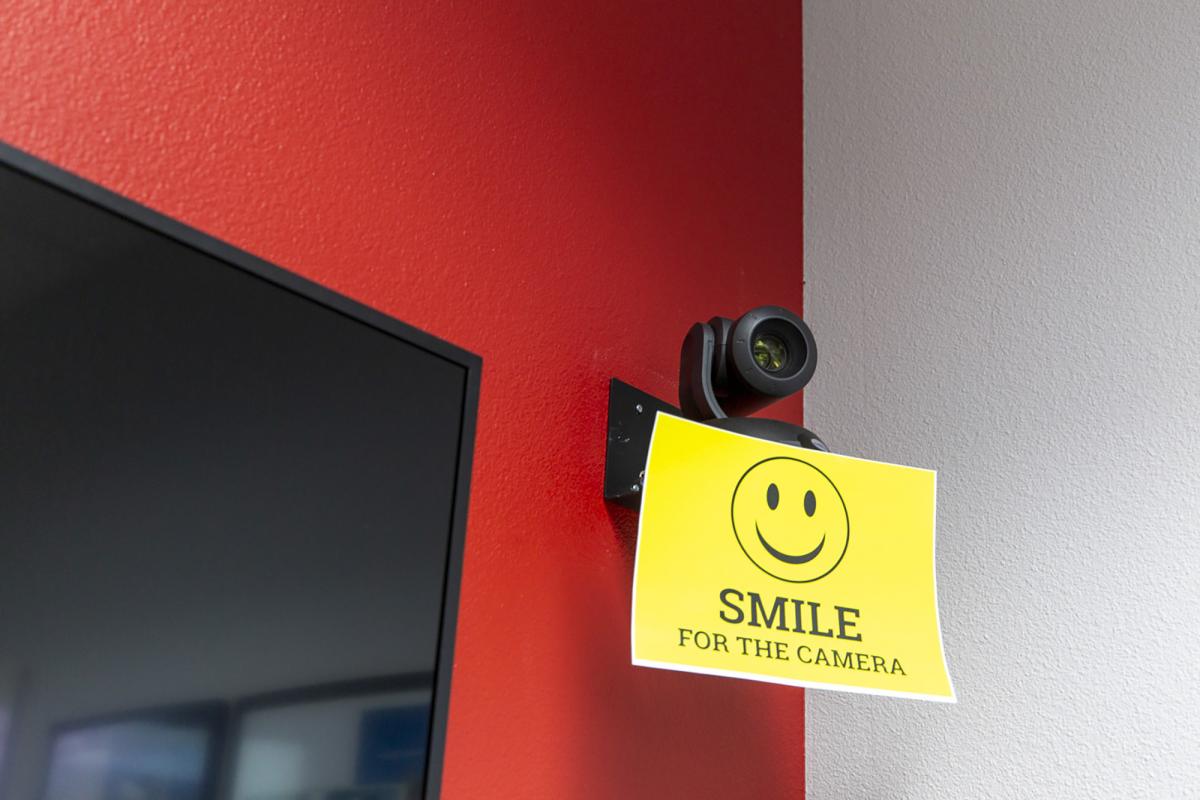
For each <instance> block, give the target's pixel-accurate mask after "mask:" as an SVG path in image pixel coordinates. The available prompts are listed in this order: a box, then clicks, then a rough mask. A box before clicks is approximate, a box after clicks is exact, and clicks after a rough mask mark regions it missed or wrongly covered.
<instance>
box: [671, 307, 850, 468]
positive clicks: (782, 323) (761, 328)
mask: <svg viewBox="0 0 1200 800" xmlns="http://www.w3.org/2000/svg"><path fill="white" fill-rule="evenodd" d="M816 368H817V343H816V341H814V340H813V335H812V331H811V330H809V328H808V325H806V324H805V323H804V320H802V319H800V317H798V316H796V315H795V314H794V313H792V312H791V311H788V310H787V309H786V308H781V307H779V306H759V307H758V308H755V309H751V310H750V311H747V312H746V313H745V314H743V315H742V316H741V317H739V318H738V319H737V320H736V321H735V320H731V319H728V318H726V317H713V318H712V319H710V320H709V321H708V322H697V323H696V324H695V325H693V326H692V327H691V329H690V330H689V331H688V333H687V336H686V337H684V340H683V349H682V351H681V353H680V359H679V406H680V408H681V409H682V411H683V414H684V416H686V417H688V418H689V419H694V420H697V421H700V422H706V423H708V424H709V425H713V426H714V427H718V428H724V429H726V430H730V431H734V432H737V433H743V434H746V435H748V436H756V437H758V438H762V439H770V440H772V441H778V442H786V443H788V444H794V445H799V446H801V447H807V448H810V449H814V450H828V449H829V448H828V447H826V446H825V443H824V442H822V441H821V440H820V438H818V437H817V435H816V434H814V433H813V432H812V431H810V430H808V429H806V428H801V427H800V426H798V425H793V424H791V423H788V422H782V421H780V420H771V419H760V418H757V417H755V418H751V417H748V416H746V415H748V414H752V413H754V412H755V411H759V410H760V409H762V408H765V407H766V406H768V405H770V404H771V403H774V402H775V401H776V400H778V399H780V398H781V397H787V396H789V395H792V394H795V393H796V392H798V391H800V390H801V389H803V388H804V386H805V384H807V383H808V382H809V380H810V379H811V378H812V376H813V372H814V371H815V370H816Z"/></svg>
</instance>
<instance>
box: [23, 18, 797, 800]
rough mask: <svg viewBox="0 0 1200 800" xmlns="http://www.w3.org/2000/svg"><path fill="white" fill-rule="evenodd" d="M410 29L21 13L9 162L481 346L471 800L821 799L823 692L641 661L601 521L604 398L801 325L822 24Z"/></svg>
mask: <svg viewBox="0 0 1200 800" xmlns="http://www.w3.org/2000/svg"><path fill="white" fill-rule="evenodd" d="M334 5H340V6H341V8H340V9H337V8H333V6H334ZM417 5H418V4H415V3H414V4H409V5H405V6H400V5H399V4H397V5H390V4H385V3H368V2H365V1H364V0H352V1H351V2H343V3H340V4H333V3H325V4H317V3H314V4H312V5H311V6H309V7H304V6H302V5H301V4H300V3H299V2H297V0H284V1H283V2H276V3H267V2H257V1H256V2H255V3H246V2H242V0H236V1H235V0H189V1H188V2H170V3H166V2H155V3H143V4H140V5H138V4H136V3H130V2H121V3H74V4H70V3H50V2H23V0H18V2H15V3H14V0H8V2H6V3H5V4H4V7H3V10H2V11H0V139H4V140H6V141H8V142H9V143H11V144H14V145H16V146H17V147H20V148H23V149H26V150H28V151H31V152H32V153H34V154H35V155H38V156H41V157H43V158H45V159H48V160H50V161H52V162H55V163H57V164H59V165H61V166H63V167H65V168H67V169H69V170H71V171H74V172H76V173H79V174H81V175H83V176H84V177H87V178H89V179H91V180H94V181H97V182H99V183H101V184H104V185H106V186H108V187H110V188H112V189H115V190H116V191H119V192H122V193H124V194H126V195H129V196H131V197H133V198H134V199H136V200H139V201H141V202H143V203H146V204H148V205H150V206H152V207H154V208H156V209H158V210H160V211H163V212H165V213H167V214H170V215H173V216H176V217H179V218H181V219H182V220H184V221H185V222H188V223H190V224H191V225H194V226H196V227H198V228H200V229H202V230H204V231H206V232H209V233H212V234H214V235H215V236H218V237H221V238H223V239H226V240H228V241H231V242H232V243H234V244H236V245H238V246H240V247H242V248H245V249H247V250H250V251H252V252H254V253H255V254H257V255H260V256H263V257H264V258H266V259H268V260H270V261H273V262H276V263H278V264H281V265H283V266H285V267H288V268H290V269H293V270H295V271H296V272H299V273H301V274H303V275H306V276H308V277H310V278H313V279H315V280H317V281H320V282H321V283H324V284H326V285H328V286H331V287H333V288H335V289H337V290H339V291H341V292H344V293H346V294H348V295H351V296H353V297H355V298H357V299H359V300H362V301H363V302H366V303H368V304H370V305H372V306H375V307H377V308H379V309H382V310H384V311H386V312H388V313H391V314H394V315H395V316H397V317H399V318H401V319H404V320H406V321H408V322H411V323H413V324H415V325H417V326H419V327H422V328H425V329H426V330H429V331H430V332H432V333H434V334H436V335H438V336H441V337H443V338H446V339H448V340H450V341H452V342H455V343H457V344H459V345H462V346H464V347H466V348H468V349H470V350H473V351H475V352H477V353H479V354H481V355H482V356H483V358H484V378H483V397H482V405H481V408H480V417H479V438H478V443H477V449H476V459H475V473H474V486H473V495H472V498H471V511H470V525H469V532H468V538H467V556H466V564H465V574H464V586H463V596H462V607H461V614H460V621H459V637H458V656H457V660H456V664H455V672H454V690H453V699H452V708H451V718H450V733H449V741H448V745H447V748H448V752H447V764H446V785H445V788H446V792H445V793H446V796H447V797H452V798H523V799H529V798H555V799H556V800H557V799H559V798H605V799H606V800H612V799H613V798H639V797H671V798H693V797H697V798H700V797H703V798H710V797H711V798H739V797H755V798H773V797H800V796H802V795H803V783H804V701H803V694H802V692H801V691H799V690H796V689H786V688H776V687H769V686H766V685H760V684H753V683H747V682H738V681H731V680H722V679H717V678H709V677H702V676H696V675H687V674H682V673H670V672H662V671H657V670H647V669H635V668H634V667H631V666H630V665H629V633H628V631H629V629H628V625H629V596H630V580H631V571H632V559H633V553H632V546H633V538H634V528H633V525H634V520H633V518H632V516H630V515H628V514H624V513H620V512H618V511H617V510H614V509H611V508H608V507H606V505H605V504H604V502H603V501H602V500H601V497H600V487H601V473H602V466H603V455H604V419H605V403H606V384H607V381H608V379H609V377H610V376H613V375H617V376H620V377H622V378H624V379H626V380H628V381H631V382H633V383H635V384H637V385H639V386H641V387H643V388H645V389H647V390H650V391H653V392H655V393H658V394H659V395H660V396H662V397H664V398H668V399H673V398H674V392H675V381H676V374H677V373H676V370H677V368H678V364H677V359H678V349H679V344H680V341H681V339H682V336H683V334H684V332H685V330H686V327H687V325H688V324H689V323H691V322H694V321H696V320H698V319H701V318H707V317H708V316H709V315H712V314H714V313H721V314H726V315H735V314H738V313H740V312H741V311H743V310H745V309H746V308H748V307H750V306H753V305H756V304H760V303H767V302H772V303H779V304H783V305H788V306H791V307H793V308H798V307H800V304H801V102H800V91H801V74H800V73H801V66H800V2H799V0H792V2H777V3H755V4H752V5H750V6H747V5H743V4H738V3H730V2H720V1H718V2H688V3H684V2H678V3H675V4H673V6H674V7H670V6H669V5H668V4H661V3H659V4H649V3H636V2H596V3H591V4H589V5H590V7H584V6H583V4H580V3H573V2H542V3H473V4H472V3H424V4H420V5H421V7H416V6H417ZM817 334H818V338H819V335H820V332H819V331H818V332H817ZM771 412H772V415H774V416H780V417H784V418H790V419H793V420H799V418H800V413H801V404H800V401H799V399H798V398H796V399H793V400H789V401H786V402H784V403H780V404H779V405H777V406H775V407H774V408H773V409H771Z"/></svg>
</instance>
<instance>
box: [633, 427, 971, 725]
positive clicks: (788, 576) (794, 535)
mask: <svg viewBox="0 0 1200 800" xmlns="http://www.w3.org/2000/svg"><path fill="white" fill-rule="evenodd" d="M936 483H937V476H936V474H935V473H934V472H931V471H930V470H925V469H916V468H914V467H902V466H897V465H894V464H881V463H878V462H875V461H865V460H863V459H858V458H850V457H847V456H839V455H833V454H830V453H823V452H818V451H814V450H802V449H800V448H797V447H792V446H789V445H784V444H777V443H774V442H766V441H762V440H760V439H754V438H751V437H748V436H742V435H739V434H736V433H729V432H727V431H723V430H719V429H717V428H713V427H711V426H708V425H703V424H701V423H698V422H691V421H688V420H684V419H680V418H679V417H673V416H670V415H667V414H659V415H658V419H657V421H656V423H655V427H654V435H653V438H652V439H651V445H650V457H649V461H648V463H647V464H646V476H645V481H644V484H643V485H644V489H643V498H642V512H641V521H640V527H639V532H638V546H637V562H636V565H635V567H634V577H633V630H632V638H633V663H634V664H637V665H640V666H644V667H659V668H661V669H675V670H683V671H685V672H700V673H704V674H708V675H725V676H729V677H734V678H748V679H750V680H759V681H768V682H771V683H782V684H788V685H793V686H809V687H815V688H820V689H839V690H842V691H850V692H865V693H869V694H884V695H896V696H903V697H913V698H919V699H923V700H938V701H943V702H954V689H953V687H952V686H951V685H950V675H949V673H948V672H947V670H946V662H945V657H944V655H943V653H942V641H941V629H940V626H939V624H938V610H937V589H936V585H935V580H934V567H933V555H934V552H933V545H934V496H935V492H936Z"/></svg>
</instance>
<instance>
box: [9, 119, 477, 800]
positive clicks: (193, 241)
mask: <svg viewBox="0 0 1200 800" xmlns="http://www.w3.org/2000/svg"><path fill="white" fill-rule="evenodd" d="M0 165H2V166H5V167H8V168H10V169H13V170H15V171H17V172H20V173H22V174H24V175H27V176H29V177H31V178H34V179H36V180H39V181H41V182H42V183H44V184H46V185H48V186H50V187H52V188H54V189H57V190H59V191H62V192H64V193H66V194H69V195H73V196H74V197H76V198H78V199H80V200H83V201H84V202H87V203H89V204H91V205H93V206H96V207H98V208H101V209H104V210H105V211H108V212H110V213H112V214H115V215H116V216H118V217H121V218H124V219H125V220H128V221H129V222H131V223H133V224H135V225H139V226H141V227H143V228H146V229H147V230H150V231H153V232H154V233H157V234H160V235H162V236H165V237H167V238H169V239H173V240H175V241H176V242H179V243H180V244H182V245H184V246H185V247H190V248H192V249H193V250H196V251H199V252H201V253H203V254H205V255H208V256H211V257H213V258H215V259H217V260H218V261H221V262H223V263H224V264H226V265H227V266H229V267H231V268H233V269H238V270H241V271H242V272H245V273H247V274H249V275H251V276H253V277H256V278H259V279H261V280H264V281H266V282H268V283H271V284H273V285H275V286H277V287H278V288H279V289H281V290H283V291H287V292H291V293H292V294H295V295H298V296H300V297H302V298H304V299H306V300H309V301H311V302H314V303H316V304H318V305H321V306H324V307H325V308H327V309H329V310H330V311H332V312H334V313H338V314H342V315H343V316H346V317H349V318H350V319H353V320H356V321H358V322H360V323H363V324H364V325H368V326H370V327H372V328H375V329H376V330H378V331H380V332H381V333H383V334H386V335H388V336H392V337H394V338H396V339H399V340H400V341H402V342H405V343H407V344H409V345H412V346H414V347H418V348H420V349H421V350H424V351H425V352H427V353H429V354H431V355H434V356H437V357H438V358H441V359H443V360H445V361H447V362H449V363H451V364H454V365H456V366H458V367H461V368H462V369H463V371H464V389H463V407H462V416H461V422H460V426H459V442H458V461H457V467H456V470H455V483H454V495H453V503H452V512H451V514H452V516H451V520H450V532H449V533H450V541H449V545H450V546H449V547H448V548H447V563H446V569H445V590H444V592H443V595H442V615H441V627H440V629H439V632H438V645H437V663H436V666H435V669H434V673H433V712H432V717H431V719H430V726H429V730H430V737H429V761H428V764H427V766H426V774H425V797H427V798H436V797H439V796H440V794H441V786H442V774H443V767H444V759H445V750H446V728H447V721H448V720H447V717H448V715H449V710H450V680H451V673H452V670H453V667H454V643H455V635H456V632H457V622H458V601H459V594H460V590H461V588H462V565H463V553H464V550H465V547H466V529H467V506H468V500H469V497H470V486H471V465H472V460H473V458H474V451H475V427H476V420H477V417H478V409H479V386H480V375H481V371H482V369H483V359H482V358H481V357H480V356H478V355H476V354H474V353H471V352H469V351H467V350H464V349H462V348H460V347H457V346H455V345H452V344H450V343H449V342H446V341H444V340H442V339H438V338H437V337H435V336H433V335H431V334H429V333H426V332H425V331H422V330H420V329H418V328H415V327H413V326H412V325H409V324H407V323H405V322H401V321H400V320H398V319H396V318H394V317H390V316H388V315H387V314H384V313H382V312H380V311H376V310H374V309H372V308H369V307H367V306H365V305H363V304H362V303H358V302H356V301H354V300H351V299H350V298H348V297H346V296H344V295H341V294H338V293H337V292H335V291H333V290H331V289H327V288H325V287H323V286H320V285H318V284H316V283H314V282H312V281H310V280H307V279H306V278H302V277H300V276H299V275H296V274H295V273H292V272H288V271H287V270H285V269H283V268H282V267H278V266H275V265H274V264H271V263H269V262H267V261H264V260H263V259H261V258H259V257H257V256H254V255H251V254H250V253H248V252H246V251H245V250H240V249H238V248H237V247H234V246H233V245H231V244H228V243H226V242H222V241H220V240H219V239H216V238H214V237H212V236H209V235H207V234H205V233H201V232H200V231H198V230H196V229H195V228H192V227H190V226H188V225H185V224H183V223H182V222H179V221H177V220H174V219H171V218H170V217H167V216H165V215H163V214H159V213H158V212H156V211H153V210H151V209H149V208H147V207H146V206H143V205H141V204H140V203H136V202H134V201H133V200H130V199H129V198H126V197H122V196H121V195H119V194H117V193H115V192H112V191H110V190H108V189H105V188H104V187H102V186H99V185H97V184H95V183H92V182H91V181H88V180H85V179H83V178H81V177H79V176H77V175H74V174H71V173H69V172H67V171H66V170H63V169H60V168H58V167H56V166H54V165H52V164H50V163H48V162H46V161H43V160H41V159H39V158H37V157H35V156H33V155H31V154H29V153H26V152H24V151H22V150H19V149H17V148H16V147H13V146H12V145H10V144H7V143H6V142H3V141H0Z"/></svg>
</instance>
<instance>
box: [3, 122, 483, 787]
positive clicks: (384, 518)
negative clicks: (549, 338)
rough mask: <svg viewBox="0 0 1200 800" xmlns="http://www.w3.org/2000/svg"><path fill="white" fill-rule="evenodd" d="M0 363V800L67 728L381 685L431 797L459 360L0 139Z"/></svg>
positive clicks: (469, 393)
mask: <svg viewBox="0 0 1200 800" xmlns="http://www.w3.org/2000/svg"><path fill="white" fill-rule="evenodd" d="M319 241H320V237H319V236H314V242H319ZM363 267H364V269H367V268H369V267H370V265H367V264H364V265H363ZM0 365H3V369H2V370H0V419H3V420H4V424H3V425H0V609H3V613H0V653H3V655H4V658H5V659H6V660H7V661H11V663H12V664H14V665H15V668H19V669H20V670H21V671H22V674H23V675H25V676H27V679H26V680H25V682H24V684H23V690H22V703H21V710H20V713H19V714H18V715H17V716H16V717H15V718H14V721H13V724H12V727H11V729H10V730H9V731H8V743H7V747H8V751H9V752H8V757H7V760H6V764H7V767H6V769H5V770H4V772H3V773H2V775H0V799H2V800H38V798H42V799H43V800H56V796H54V795H47V794H45V792H46V791H47V787H48V786H50V785H52V781H51V782H50V783H48V782H47V775H48V774H50V775H53V774H55V769H56V766H55V765H56V764H58V763H60V762H59V761H56V760H55V759H58V758H60V756H61V752H62V751H61V747H64V746H66V745H65V744H64V740H63V739H62V738H61V736H60V737H59V738H58V739H56V738H55V736H56V735H58V734H56V733H55V731H56V730H59V731H61V728H56V727H55V726H56V725H60V724H61V723H63V722H65V721H70V720H78V719H82V718H91V717H95V716H97V715H101V716H108V715H114V714H115V715H118V716H119V715H121V714H122V713H124V712H126V711H128V710H130V709H134V710H136V709H142V708H166V707H175V706H179V705H188V704H193V703H196V702H199V701H205V700H209V699H213V698H216V699H219V700H221V701H224V702H234V701H236V700H237V699H238V698H243V697H247V696H261V695H270V694H271V693H274V692H278V691H281V690H288V689H290V688H292V687H297V686H314V685H327V684H337V683H339V682H346V681H354V680H358V679H360V678H362V676H377V675H386V676H396V677H402V676H412V675H421V676H424V678H423V680H424V681H425V684H426V685H425V687H424V689H423V690H422V692H418V693H412V694H411V695H410V696H408V699H409V700H411V701H412V702H408V701H406V703H407V705H406V707H407V708H408V709H409V710H408V711H406V712H405V714H407V715H408V716H407V717H406V719H408V720H409V722H410V723H411V722H413V721H414V720H417V719H418V718H420V719H421V720H423V727H421V728H420V730H421V731H422V736H423V740H422V741H421V745H420V747H419V748H418V750H417V752H415V753H410V754H409V756H407V757H408V758H409V761H408V762H406V763H408V764H409V766H410V767H411V766H412V764H414V763H418V762H419V764H420V773H421V774H420V776H419V778H417V779H416V784H418V785H417V789H416V790H415V791H416V796H425V797H434V796H436V795H437V792H438V787H439V785H440V770H441V752H442V745H443V739H444V735H445V720H446V709H447V705H448V698H449V677H450V665H451V661H452V658H451V656H452V650H453V644H454V635H453V634H454V623H455V612H456V608H457V596H458V583H459V575H460V569H461V563H462V550H463V536H464V528H465V515H466V506H467V495H468V480H469V476H470V463H471V452H472V443H473V440H474V424H475V422H474V421H475V410H476V405H477V397H478V387H479V371H480V360H479V359H478V358H477V357H476V356H473V355H471V354H470V353H467V352H465V351H463V350H461V349H459V348H456V347H454V346H452V345H449V344H447V343H445V342H443V341H440V340H438V339H436V338H434V337H433V336H430V335H429V334H427V333H424V332H422V331H419V330H416V329H414V328H412V327H410V326H408V325H406V324H404V323H402V322H400V321H397V320H395V319H393V318H391V317H388V316H385V315H384V314H381V313H378V312H375V311H372V310H371V309H368V308H366V307H364V306H361V305H359V304H357V303H355V302H352V301H350V300H348V299H346V298H344V297H342V296H339V295H337V294H335V293H333V292H330V291H327V290H325V289H323V288H321V287H318V286H316V285H314V284H312V283H309V282H308V281H305V280H303V279H301V278H299V277H297V276H295V275H293V274H291V273H288V272H285V271H283V270H281V269H279V268H276V267H273V266H271V265H269V264H267V263H265V262H263V261H261V260H259V259H257V258H255V257H253V256H251V255H249V254H247V253H245V252H242V251H240V250H237V249H235V248H233V247H231V246H229V245H227V244H223V243H221V242H218V241H216V240H214V239H212V238H210V237H208V236H205V235H203V234H201V233H199V232H197V231H195V230H192V229H190V228H188V227H186V226H184V225H182V224H180V223H178V222H174V221H172V220H169V219H166V218H164V217H162V216H160V215H158V214H156V213H154V212H152V211H149V210H148V209H146V208H143V207H141V206H139V205H136V204H134V203H132V202H130V201H128V200H126V199H123V198H121V197H118V196H116V195H114V194H112V193H110V192H108V191H106V190H104V189H102V188H100V187H98V186H95V185H93V184H91V183H88V182H86V181H83V180H81V179H79V178H77V177H73V176H71V175H68V174H66V173H64V172H62V171H60V170H58V169H56V168H54V167H52V166H50V165H48V164H45V163H43V162H41V161H38V160H36V159H34V158H32V157H30V156H29V155H26V154H23V153H21V152H18V151H16V150H14V149H12V148H9V147H5V146H0ZM418 698H419V699H418ZM398 719H399V717H398V716H395V715H393V717H392V724H393V725H397V724H399V723H397V722H396V720H398ZM378 724H379V725H381V726H382V727H381V729H380V730H381V731H385V732H386V730H387V723H386V721H384V722H379V723H378ZM339 730H342V729H339ZM396 730H398V728H397V729H395V730H394V731H393V732H395V731H396ZM175 733H178V730H176V731H175ZM343 733H345V731H344V730H343ZM360 734H361V732H360V731H359V730H358V729H357V728H356V729H355V730H354V731H353V735H354V736H359V735H360ZM89 735H90V734H89ZM113 735H114V736H116V735H117V734H115V733H114V734H113ZM126 735H127V736H129V737H132V738H131V739H129V742H127V743H128V744H129V746H130V747H131V748H132V749H130V750H128V752H130V753H134V754H135V755H134V756H131V757H130V758H133V759H134V760H135V761H136V759H137V758H139V756H137V755H136V753H138V752H144V753H155V752H157V753H160V754H161V753H162V752H170V751H172V748H173V747H175V746H176V745H173V744H171V743H166V744H164V745H163V747H164V748H165V749H163V750H156V747H157V745H155V744H154V743H153V742H152V741H150V739H152V738H153V737H154V736H155V735H156V734H155V733H154V731H153V730H152V729H150V728H145V727H142V728H139V729H137V730H136V731H134V730H133V729H127V730H126V731H125V733H121V734H120V736H126ZM171 735H172V736H174V735H175V734H174V733H173V734H171ZM345 735H350V734H348V733H347V734H345ZM379 735H380V736H385V735H386V733H380V734H379ZM397 735H398V734H397ZM120 736H118V739H119V738H120ZM80 741H82V740H80ZM112 741H116V740H112ZM121 741H124V740H121ZM164 741H165V740H164ZM111 743H112V742H110V744H111ZM114 746H115V745H114ZM122 746H124V745H122ZM179 746H180V747H184V749H186V746H184V745H179ZM56 748H60V749H59V750H56ZM154 757H157V756H154ZM122 758H125V757H124V756H123V757H122ZM226 762H228V759H226ZM129 769H130V770H132V771H133V772H136V771H137V765H136V764H134V765H132V766H130V767H129ZM228 769H229V764H228V763H226V764H225V766H224V767H218V772H221V773H222V774H221V775H220V780H219V781H218V782H217V785H218V786H224V787H226V788H228V786H229V781H228V775H227V774H225V773H226V772H227V771H228ZM297 769H301V770H302V769H303V765H301V766H300V767H297ZM348 790H349V791H357V790H356V789H353V781H351V783H350V788H349V789H348ZM105 791H107V790H105ZM216 793H217V790H213V791H212V792H208V793H206V794H204V795H203V796H202V797H200V798H199V799H198V800H208V798H209V797H211V796H214V795H215V794H216ZM164 796H172V797H174V796H175V795H172V794H168V795H164ZM187 796H188V797H190V796H191V795H187ZM348 796H353V795H348ZM96 797H97V799H98V800H111V798H117V797H121V795H116V794H111V793H109V794H105V793H104V792H101V794H99V795H96Z"/></svg>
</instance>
